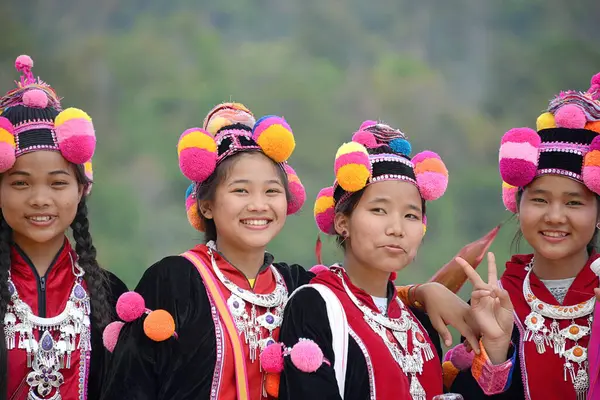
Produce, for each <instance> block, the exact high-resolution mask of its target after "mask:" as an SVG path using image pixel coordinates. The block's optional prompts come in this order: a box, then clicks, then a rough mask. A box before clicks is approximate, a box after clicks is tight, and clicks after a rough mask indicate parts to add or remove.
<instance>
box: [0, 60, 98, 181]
mask: <svg viewBox="0 0 600 400" xmlns="http://www.w3.org/2000/svg"><path fill="white" fill-rule="evenodd" d="M15 67H16V69H17V70H18V71H19V72H21V74H22V75H21V78H20V80H19V81H18V82H16V84H17V87H16V88H15V89H13V90H11V91H9V92H8V93H6V94H5V95H4V97H2V98H1V99H0V114H1V116H0V173H4V172H6V171H8V170H9V169H10V168H12V167H13V165H14V163H15V161H16V159H17V157H19V156H21V155H23V154H27V153H30V152H33V151H38V150H52V151H59V152H60V153H61V154H62V156H63V157H64V158H65V159H66V160H67V161H69V162H72V163H73V164H83V165H84V167H85V172H86V177H87V178H88V179H89V180H90V184H89V185H88V187H87V188H86V192H89V190H90V188H91V177H92V169H91V160H92V156H93V155H94V151H95V149H96V136H95V133H94V126H93V124H92V119H91V118H90V117H89V115H87V114H86V113H85V112H84V111H81V110H79V109H77V108H67V109H66V110H63V109H62V108H61V105H60V99H59V98H58V96H57V95H56V92H55V91H54V89H52V88H51V87H50V86H49V85H48V84H46V83H45V82H43V81H41V80H40V79H39V78H35V77H34V76H33V73H32V72H31V69H32V68H33V60H32V59H31V57H29V56H26V55H21V56H19V57H17V60H16V62H15Z"/></svg>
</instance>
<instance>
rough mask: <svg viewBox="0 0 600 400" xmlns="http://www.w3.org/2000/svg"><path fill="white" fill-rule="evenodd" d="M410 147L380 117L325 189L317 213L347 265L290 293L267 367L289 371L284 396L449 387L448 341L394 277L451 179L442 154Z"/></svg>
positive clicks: (340, 157) (349, 146) (419, 392)
mask: <svg viewBox="0 0 600 400" xmlns="http://www.w3.org/2000/svg"><path fill="white" fill-rule="evenodd" d="M409 154H410V144H409V142H408V141H407V140H406V138H405V136H404V134H403V133H402V132H400V131H399V130H397V129H393V128H391V127H389V126H387V125H383V124H379V123H376V122H374V121H366V122H365V123H363V125H362V126H361V128H360V130H359V131H358V132H357V133H355V134H354V136H353V140H352V142H350V143H346V144H344V145H342V147H340V149H339V150H338V152H337V155H336V159H335V172H336V181H335V183H334V185H333V186H332V187H328V188H325V189H323V190H322V191H321V192H320V193H319V196H318V198H317V201H316V204H315V218H316V221H317V225H318V226H319V229H320V230H321V231H323V232H324V233H326V234H329V235H335V236H337V239H338V243H340V245H341V246H342V247H343V249H344V261H343V264H342V265H343V266H342V265H337V264H336V265H333V266H332V267H330V268H325V267H321V270H320V272H318V273H317V275H316V277H315V278H313V279H312V280H311V283H310V284H309V285H307V286H305V287H303V288H300V289H298V290H297V291H296V292H295V293H294V294H293V295H292V296H291V297H290V299H289V300H288V304H287V306H286V310H285V313H284V323H283V326H282V329H281V332H280V340H281V342H282V343H283V344H282V345H275V346H270V347H268V348H267V351H265V353H264V354H263V357H264V358H265V363H263V365H264V366H265V368H266V369H267V370H273V371H274V372H275V371H277V370H280V369H281V368H283V372H282V375H281V385H280V398H281V399H346V400H351V399H357V400H358V399H360V400H364V399H413V400H425V399H431V398H433V396H435V395H439V394H441V393H442V369H441V362H440V358H441V348H440V345H439V338H438V337H437V334H436V332H435V330H434V329H433V328H432V326H431V323H430V322H429V320H428V318H427V316H426V314H424V313H423V312H421V311H419V310H417V309H415V308H413V309H409V308H408V307H406V306H405V305H404V304H403V303H402V302H401V301H399V299H398V297H397V295H396V290H394V286H393V284H392V283H391V282H390V275H391V274H393V273H395V272H396V271H398V270H401V269H403V268H404V267H406V266H407V265H409V264H410V263H411V262H412V261H413V260H414V258H415V256H416V254H417V251H418V249H419V247H420V245H421V242H422V239H423V235H424V233H425V224H426V222H425V221H426V217H425V215H426V213H425V203H426V201H430V200H435V199H437V198H439V197H440V196H442V194H443V193H444V191H445V190H446V186H447V183H448V172H447V170H446V167H445V166H444V164H443V162H442V160H441V159H440V157H439V156H438V155H437V154H435V153H433V152H430V151H424V152H421V153H419V154H417V155H415V156H414V157H413V158H412V160H411V158H410V157H409ZM282 356H283V359H282ZM267 358H268V359H269V363H266V359H267Z"/></svg>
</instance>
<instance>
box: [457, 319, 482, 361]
mask: <svg viewBox="0 0 600 400" xmlns="http://www.w3.org/2000/svg"><path fill="white" fill-rule="evenodd" d="M455 328H456V329H457V330H458V331H459V332H460V334H461V335H462V336H463V337H464V338H465V340H466V342H467V343H468V344H469V346H470V347H471V348H472V349H473V350H475V353H476V354H479V340H478V339H477V336H476V335H475V333H474V332H473V330H472V329H471V327H470V326H469V325H467V324H466V323H465V322H464V321H463V323H462V324H459V325H458V326H455Z"/></svg>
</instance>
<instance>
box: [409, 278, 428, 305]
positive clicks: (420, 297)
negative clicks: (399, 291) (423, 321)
mask: <svg viewBox="0 0 600 400" xmlns="http://www.w3.org/2000/svg"><path fill="white" fill-rule="evenodd" d="M425 285H427V284H425ZM423 286H424V285H422V284H419V283H418V284H416V285H412V286H411V287H410V288H409V289H408V303H409V305H410V306H411V307H416V308H419V309H422V310H424V309H425V295H424V291H423Z"/></svg>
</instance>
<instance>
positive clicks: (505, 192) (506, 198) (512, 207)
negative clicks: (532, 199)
mask: <svg viewBox="0 0 600 400" xmlns="http://www.w3.org/2000/svg"><path fill="white" fill-rule="evenodd" d="M517 190H518V188H517V187H515V186H508V185H506V184H503V185H502V203H504V207H506V209H507V210H508V211H510V212H512V213H516V212H517Z"/></svg>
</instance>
